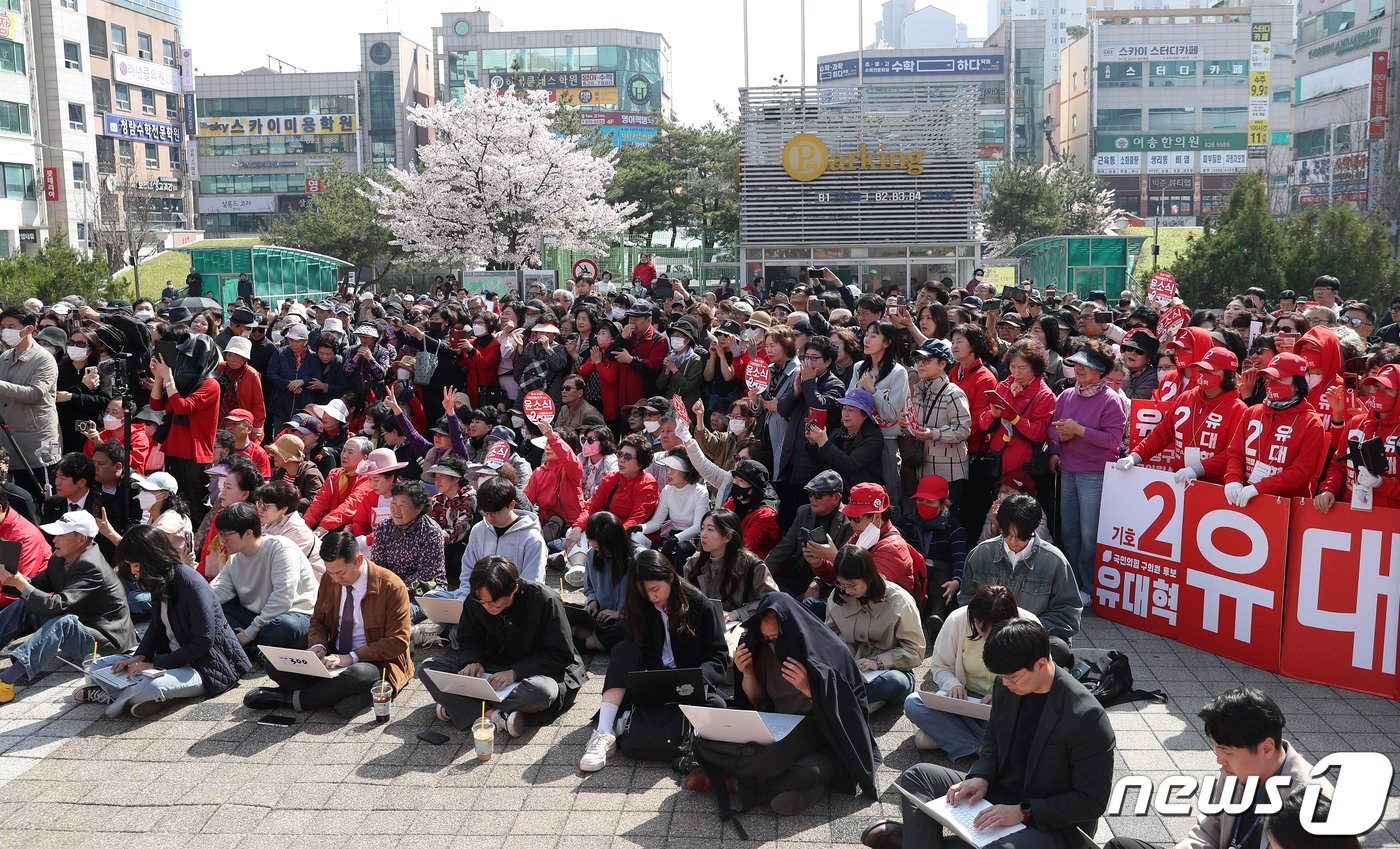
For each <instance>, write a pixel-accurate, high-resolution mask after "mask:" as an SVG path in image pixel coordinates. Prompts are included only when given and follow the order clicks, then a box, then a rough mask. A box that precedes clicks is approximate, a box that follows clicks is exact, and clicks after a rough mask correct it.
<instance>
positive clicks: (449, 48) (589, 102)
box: [433, 11, 674, 145]
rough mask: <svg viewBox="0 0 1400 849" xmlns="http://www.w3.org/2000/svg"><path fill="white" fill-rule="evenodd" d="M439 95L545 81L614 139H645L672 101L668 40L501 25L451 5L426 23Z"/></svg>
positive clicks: (668, 116)
mask: <svg viewBox="0 0 1400 849" xmlns="http://www.w3.org/2000/svg"><path fill="white" fill-rule="evenodd" d="M433 43H434V44H435V45H436V46H437V49H438V63H439V69H438V74H439V79H440V80H444V81H445V85H443V86H442V87H441V94H442V96H443V97H444V98H446V99H455V98H461V97H463V96H464V94H465V91H466V87H467V84H468V83H470V84H471V85H474V86H478V87H480V88H494V89H504V88H507V87H510V86H523V87H525V88H530V89H544V90H547V91H549V93H550V96H551V97H553V98H555V99H556V100H558V101H560V102H561V103H566V104H567V105H568V106H569V108H571V109H575V110H577V111H578V113H579V118H580V120H581V123H582V125H583V126H584V127H589V128H592V127H596V128H598V129H599V130H600V131H601V132H602V133H604V134H605V135H607V136H608V137H609V138H610V139H611V140H612V141H613V143H614V144H617V145H621V144H630V143H644V142H647V141H650V140H651V139H652V138H654V137H655V136H656V134H657V126H658V124H659V123H660V121H661V120H667V121H670V120H674V117H673V115H674V113H673V111H672V108H671V45H670V44H669V43H667V41H666V38H665V36H663V35H661V34H660V33H655V32H639V31H636V30H626V29H597V30H533V31H527V32H522V31H515V30H505V29H504V24H503V23H502V22H501V20H500V19H499V18H497V17H496V16H495V15H493V14H491V13H490V12H480V11H478V12H452V13H446V14H444V15H443V16H442V26H440V27H434V28H433Z"/></svg>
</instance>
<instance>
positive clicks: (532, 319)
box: [525, 315, 540, 327]
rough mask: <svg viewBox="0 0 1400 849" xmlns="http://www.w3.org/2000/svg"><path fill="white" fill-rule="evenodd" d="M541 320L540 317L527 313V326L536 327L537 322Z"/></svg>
mask: <svg viewBox="0 0 1400 849" xmlns="http://www.w3.org/2000/svg"><path fill="white" fill-rule="evenodd" d="M539 322H540V320H539V319H538V318H536V317H535V316H533V315H527V316H525V326H526V327H534V326H535V325H536V324H539Z"/></svg>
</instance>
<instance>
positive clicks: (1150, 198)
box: [1054, 2, 1293, 224]
mask: <svg viewBox="0 0 1400 849" xmlns="http://www.w3.org/2000/svg"><path fill="white" fill-rule="evenodd" d="M1292 15H1293V7H1292V6H1291V5H1289V4H1287V3H1277V2H1275V3H1262V2H1261V3H1255V4H1252V5H1250V6H1227V7H1217V8H1212V9H1189V8H1181V9H1163V10H1151V11H1140V12H1124V11H1113V12H1095V13H1093V15H1092V16H1091V19H1090V20H1091V26H1090V29H1089V33H1088V34H1087V35H1085V36H1083V37H1082V38H1081V39H1080V40H1081V41H1084V42H1086V44H1079V43H1078V42H1076V43H1075V44H1071V45H1067V46H1066V47H1065V48H1064V49H1062V50H1061V51H1059V55H1060V59H1061V62H1062V63H1063V67H1062V68H1061V71H1060V78H1061V80H1060V98H1061V99H1060V108H1059V114H1060V117H1059V118H1058V119H1057V121H1056V124H1057V126H1055V128H1054V131H1055V136H1056V137H1057V138H1058V139H1059V140H1061V142H1062V143H1063V144H1064V145H1065V148H1066V150H1067V152H1069V153H1071V154H1073V155H1075V157H1076V158H1077V159H1080V161H1081V162H1088V161H1089V155H1088V154H1089V152H1090V150H1092V162H1093V170H1094V173H1096V174H1098V175H1100V176H1101V177H1103V179H1104V181H1105V182H1106V183H1107V184H1108V185H1109V186H1110V187H1111V188H1112V189H1113V190H1114V193H1115V196H1116V202H1117V204H1118V206H1119V207H1120V208H1122V209H1123V210H1124V211H1125V212H1128V213H1130V214H1132V215H1136V216H1142V217H1158V216H1160V217H1161V218H1162V220H1163V223H1168V222H1170V223H1177V224H1194V223H1196V220H1197V218H1198V217H1199V216H1201V215H1204V214H1207V213H1211V212H1214V211H1217V210H1219V209H1220V208H1222V207H1223V206H1224V203H1225V201H1226V199H1227V198H1228V197H1229V194H1230V189H1231V188H1232V186H1233V185H1234V182H1235V180H1236V179H1237V178H1238V176H1239V175H1240V174H1241V173H1244V172H1246V171H1265V172H1269V173H1277V174H1282V173H1283V172H1284V171H1285V170H1286V168H1287V166H1288V161H1289V159H1290V154H1289V127H1290V116H1289V100H1290V96H1291V92H1292V89H1293V72H1292V61H1291V60H1292V40H1291V38H1290V37H1289V35H1290V30H1291V27H1292ZM1086 79H1087V80H1090V82H1089V84H1088V86H1087V90H1086V86H1085V80H1086ZM1066 80H1067V82H1066ZM1090 110H1092V111H1090ZM1090 120H1091V121H1092V145H1090V143H1089V130H1088V129H1087V128H1086V124H1088V123H1089V122H1090Z"/></svg>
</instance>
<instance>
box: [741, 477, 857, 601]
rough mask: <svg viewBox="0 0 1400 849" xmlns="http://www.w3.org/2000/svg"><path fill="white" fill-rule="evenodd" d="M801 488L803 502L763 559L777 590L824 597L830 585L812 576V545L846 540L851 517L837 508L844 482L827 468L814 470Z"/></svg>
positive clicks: (795, 595) (816, 556)
mask: <svg viewBox="0 0 1400 849" xmlns="http://www.w3.org/2000/svg"><path fill="white" fill-rule="evenodd" d="M802 489H803V493H804V495H805V496H806V502H807V503H806V504H803V505H801V506H799V507H798V508H797V513H796V516H795V517H794V519H793V521H792V522H790V523H789V524H788V525H787V526H786V527H787V531H786V532H785V533H784V534H783V537H782V539H780V540H779V541H778V544H777V545H775V546H773V548H772V550H770V551H769V552H768V554H767V556H766V557H764V558H763V562H764V563H765V564H767V566H768V571H769V572H771V573H772V574H773V580H774V581H776V582H777V584H778V589H780V590H782V591H783V592H785V593H787V594H788V595H790V596H792V597H793V598H798V599H801V598H817V597H822V598H825V597H826V595H827V594H828V593H829V592H830V591H831V587H830V585H828V584H825V583H823V582H822V581H819V580H817V579H816V578H815V577H814V576H813V575H812V562H813V560H816V562H818V563H820V562H821V559H820V556H819V552H817V551H816V550H815V547H816V546H820V545H827V544H831V545H836V546H838V547H839V546H842V545H845V544H846V540H848V539H850V536H851V520H850V519H848V518H847V517H846V515H845V514H844V513H842V512H841V510H840V507H841V495H842V492H843V491H844V490H845V483H844V482H843V481H842V480H841V475H840V474H839V473H838V472H835V471H833V470H831V469H827V470H826V471H823V472H818V473H817V474H816V476H815V477H813V478H812V479H811V480H809V481H807V484H806V485H805V486H803V488H802Z"/></svg>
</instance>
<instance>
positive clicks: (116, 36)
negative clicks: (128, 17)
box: [112, 24, 128, 53]
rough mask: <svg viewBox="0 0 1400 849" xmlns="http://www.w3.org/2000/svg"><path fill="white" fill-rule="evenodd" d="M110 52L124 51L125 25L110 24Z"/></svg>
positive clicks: (125, 50)
mask: <svg viewBox="0 0 1400 849" xmlns="http://www.w3.org/2000/svg"><path fill="white" fill-rule="evenodd" d="M112 52H113V53H126V52H128V51H127V49H126V27H124V26H121V25H120V24H112Z"/></svg>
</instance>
